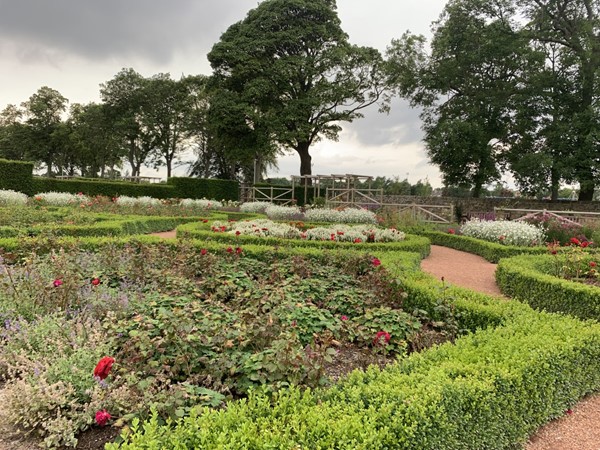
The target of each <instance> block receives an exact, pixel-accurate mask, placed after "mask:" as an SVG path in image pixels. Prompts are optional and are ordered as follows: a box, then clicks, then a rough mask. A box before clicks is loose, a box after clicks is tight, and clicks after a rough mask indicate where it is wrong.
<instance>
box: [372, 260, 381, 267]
mask: <svg viewBox="0 0 600 450" xmlns="http://www.w3.org/2000/svg"><path fill="white" fill-rule="evenodd" d="M371 264H373V265H374V266H375V267H378V266H380V265H381V261H380V260H379V259H378V258H373V259H372V260H371Z"/></svg>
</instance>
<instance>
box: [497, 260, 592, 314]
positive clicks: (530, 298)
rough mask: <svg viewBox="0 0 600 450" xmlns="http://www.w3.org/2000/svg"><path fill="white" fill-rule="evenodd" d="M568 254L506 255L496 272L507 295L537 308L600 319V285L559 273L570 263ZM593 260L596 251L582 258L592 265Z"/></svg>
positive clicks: (584, 261) (585, 264)
mask: <svg viewBox="0 0 600 450" xmlns="http://www.w3.org/2000/svg"><path fill="white" fill-rule="evenodd" d="M568 258H569V256H568V255H565V254H557V255H545V256H537V255H536V256H528V255H524V256H519V257H514V258H508V259H503V260H502V261H500V263H499V264H498V269H497V272H496V280H497V282H498V286H499V287H500V289H501V290H502V292H503V293H504V294H505V295H509V296H511V297H515V298H518V299H519V300H521V301H523V302H525V303H527V304H529V305H531V306H532V307H533V308H536V309H543V310H546V311H550V312H559V313H563V314H571V315H573V316H575V317H579V318H581V319H595V320H599V319H600V288H598V287H597V286H589V285H586V284H583V283H577V282H574V281H569V280H565V279H564V278H562V277H559V276H557V275H558V274H557V273H556V271H557V269H558V270H559V271H560V270H561V269H562V267H563V266H565V265H566V264H569V262H568ZM593 260H594V259H593V255H590V254H587V255H585V256H584V257H583V259H582V260H581V261H579V262H580V263H582V264H583V265H584V266H588V264H589V262H590V261H593ZM588 267H589V266H588Z"/></svg>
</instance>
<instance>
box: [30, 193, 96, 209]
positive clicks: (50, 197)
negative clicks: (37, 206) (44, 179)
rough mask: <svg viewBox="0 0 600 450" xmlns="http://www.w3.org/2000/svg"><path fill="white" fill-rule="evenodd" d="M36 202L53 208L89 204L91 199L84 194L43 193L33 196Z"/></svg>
mask: <svg viewBox="0 0 600 450" xmlns="http://www.w3.org/2000/svg"><path fill="white" fill-rule="evenodd" d="M33 200H34V202H39V203H41V204H45V205H52V206H68V205H81V204H86V203H89V201H90V199H89V198H88V197H87V196H85V195H83V194H81V193H80V194H69V193H68V192H41V193H39V194H35V195H34V196H33Z"/></svg>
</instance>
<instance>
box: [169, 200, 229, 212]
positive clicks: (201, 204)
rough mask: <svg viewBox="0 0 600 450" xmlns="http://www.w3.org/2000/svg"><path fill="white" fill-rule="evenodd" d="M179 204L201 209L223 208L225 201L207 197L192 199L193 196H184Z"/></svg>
mask: <svg viewBox="0 0 600 450" xmlns="http://www.w3.org/2000/svg"><path fill="white" fill-rule="evenodd" d="M179 205H180V206H182V207H184V208H199V209H206V210H209V209H221V208H223V203H221V202H219V201H217V200H207V199H205V198H202V199H192V198H184V199H183V200H181V201H180V202H179Z"/></svg>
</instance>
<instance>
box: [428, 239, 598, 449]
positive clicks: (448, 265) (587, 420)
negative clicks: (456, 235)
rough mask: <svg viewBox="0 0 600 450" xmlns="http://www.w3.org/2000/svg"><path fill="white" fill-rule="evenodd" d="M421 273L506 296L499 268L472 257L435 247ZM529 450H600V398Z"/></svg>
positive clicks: (535, 439)
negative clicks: (498, 277)
mask: <svg viewBox="0 0 600 450" xmlns="http://www.w3.org/2000/svg"><path fill="white" fill-rule="evenodd" d="M421 269H423V271H424V272H427V273H429V274H431V275H433V276H435V277H437V278H441V277H444V280H445V281H446V282H448V283H450V284H454V285H456V286H462V287H465V288H468V289H472V290H474V291H478V292H484V293H486V294H492V295H502V294H501V293H500V290H499V289H498V286H497V285H496V279H495V277H494V272H495V271H496V264H492V263H490V262H488V261H486V260H485V259H483V258H481V257H479V256H475V255H472V254H470V253H465V252H461V251H458V250H453V249H450V248H446V247H440V246H437V245H432V246H431V254H430V255H429V256H428V257H427V258H425V259H424V260H423V261H422V262H421ZM525 449H526V450H600V395H598V394H596V395H594V396H590V397H587V398H585V399H584V400H582V401H581V402H579V403H578V404H577V405H576V406H574V407H573V409H572V411H571V413H570V414H568V413H567V412H566V411H565V415H564V416H563V417H561V418H559V419H556V420H553V421H552V422H550V423H548V424H547V425H545V426H543V427H542V428H540V429H539V430H538V432H537V433H536V434H534V435H533V436H531V438H530V441H529V442H528V443H527V445H526V446H525Z"/></svg>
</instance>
